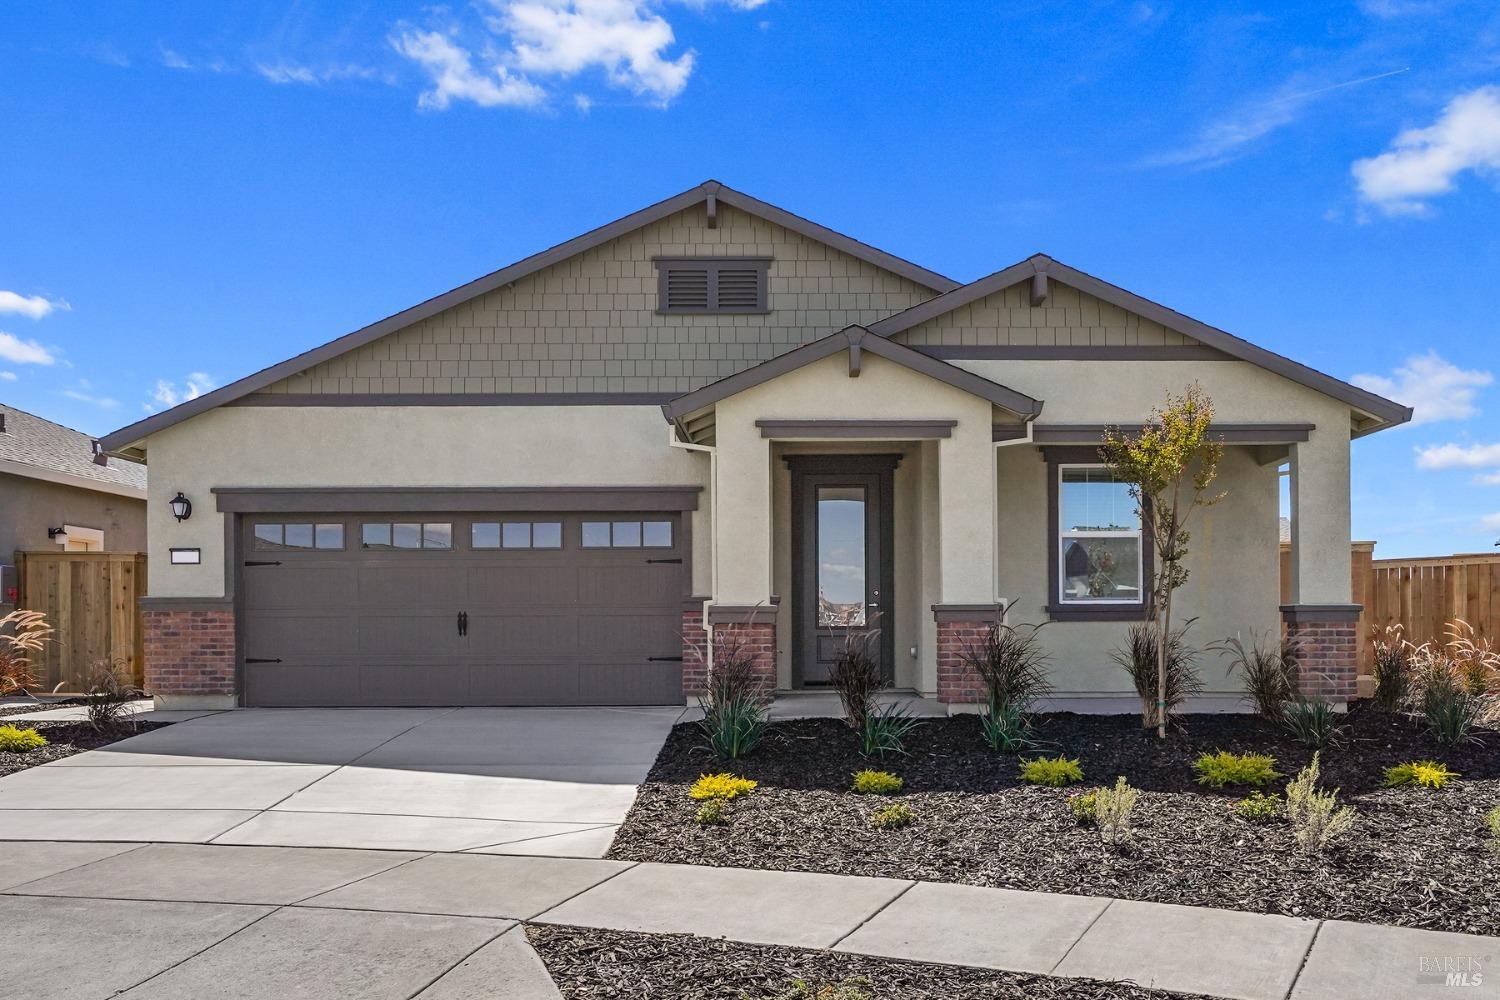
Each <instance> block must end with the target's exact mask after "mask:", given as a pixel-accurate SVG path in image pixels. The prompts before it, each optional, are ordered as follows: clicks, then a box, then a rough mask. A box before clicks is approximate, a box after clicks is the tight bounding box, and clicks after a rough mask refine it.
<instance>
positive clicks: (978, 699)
mask: <svg viewBox="0 0 1500 1000" xmlns="http://www.w3.org/2000/svg"><path fill="white" fill-rule="evenodd" d="M932 613H933V616H934V617H935V618H936V619H937V699H938V701H940V702H943V703H944V704H948V705H982V704H984V703H985V700H986V699H987V698H988V693H987V692H986V691H985V687H984V682H983V681H982V680H980V677H979V675H978V674H977V673H975V672H974V671H973V670H972V669H970V668H969V666H968V664H967V663H965V662H964V654H965V653H966V652H967V651H968V649H969V648H970V647H971V646H978V645H979V644H980V643H982V642H983V641H984V638H985V636H986V635H988V634H989V631H990V629H991V628H993V627H994V623H995V622H997V621H998V620H999V618H1000V609H999V608H997V607H995V606H993V605H943V604H938V605H934V606H933V609H932Z"/></svg>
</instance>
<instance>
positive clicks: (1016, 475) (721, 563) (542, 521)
mask: <svg viewBox="0 0 1500 1000" xmlns="http://www.w3.org/2000/svg"><path fill="white" fill-rule="evenodd" d="M1194 381H1196V382H1198V383H1200V384H1201V385H1202V386H1203V388H1204V389H1205V390H1206V391H1207V393H1208V394H1209V395H1210V396H1211V397H1212V398H1213V400H1214V401H1215V403H1216V404H1217V420H1218V423H1217V424H1216V425H1215V432H1216V433H1217V434H1218V435H1219V436H1220V437H1221V438H1222V440H1223V441H1224V442H1225V444H1226V445H1227V446H1228V447H1227V450H1226V454H1225V457H1224V461H1223V464H1222V467H1221V480H1220V482H1221V485H1222V486H1223V488H1225V489H1227V490H1228V498H1227V499H1226V500H1225V501H1224V502H1223V503H1222V504H1220V505H1219V506H1217V507H1215V508H1213V509H1211V510H1209V511H1207V512H1206V513H1205V514H1204V515H1203V517H1202V520H1201V521H1200V522H1199V523H1198V525H1197V527H1196V530H1195V532H1194V535H1195V541H1194V551H1193V555H1192V562H1191V569H1192V579H1191V581H1190V582H1189V584H1188V585H1187V587H1186V588H1185V589H1184V590H1183V591H1181V592H1180V599H1179V601H1178V609H1179V614H1180V615H1181V616H1182V617H1183V618H1188V617H1196V618H1197V619H1198V621H1197V624H1196V625H1195V626H1194V629H1195V635H1196V636H1197V637H1198V638H1199V639H1200V640H1201V641H1203V642H1207V641H1209V640H1211V639H1214V638H1221V637H1224V636H1228V635H1232V634H1242V635H1243V634H1246V633H1248V632H1250V631H1252V630H1254V631H1260V632H1267V631H1270V630H1274V629H1277V628H1278V627H1279V626H1280V624H1281V621H1282V620H1283V619H1285V621H1286V622H1288V623H1289V627H1290V629H1291V630H1292V631H1293V632H1294V633H1297V634H1303V635H1307V636H1310V637H1313V638H1314V639H1315V640H1316V641H1315V642H1314V643H1312V644H1311V645H1310V646H1309V648H1308V651H1307V655H1306V657H1305V660H1304V663H1305V664H1306V665H1308V666H1309V667H1310V668H1311V669H1310V670H1309V671H1308V673H1307V676H1308V677H1309V678H1311V680H1310V683H1312V684H1314V685H1316V686H1317V687H1318V688H1319V690H1322V691H1324V692H1325V693H1327V694H1329V695H1331V696H1333V697H1335V698H1340V699H1342V698H1347V697H1348V696H1349V695H1350V694H1351V693H1352V687H1353V677H1354V663H1353V628H1354V626H1353V622H1354V618H1355V616H1356V615H1357V613H1358V608H1357V607H1356V606H1354V605H1353V604H1352V603H1351V600H1350V589H1349V569H1348V552H1349V548H1348V546H1349V448H1350V444H1351V442H1352V441H1353V439H1355V438H1357V437H1360V436H1363V435H1365V434H1369V433H1373V432H1375V431H1378V430H1381V429H1383V428H1386V427H1390V426H1392V425H1395V424H1399V423H1401V422H1403V421H1405V420H1407V419H1409V417H1410V411H1409V410H1407V409H1406V408H1405V407H1402V406H1400V405H1398V404H1396V403H1393V402H1391V401H1390V400H1387V399H1383V398H1381V397H1379V396H1376V395H1374V394H1372V393H1370V392H1367V391H1365V390H1362V389H1359V388H1356V387H1355V386H1352V385H1349V384H1347V383H1345V382H1341V381H1339V380H1338V379H1335V378H1332V377H1330V376H1328V375H1325V374H1322V373H1321V372H1317V371H1314V370H1312V369H1310V368H1307V367H1305V366H1303V365H1300V364H1297V363H1296V362H1294V361H1291V360H1288V359H1287V358H1283V357H1281V356H1279V355H1276V354H1273V353H1271V352H1270V351H1267V350H1264V349H1262V348H1259V347H1256V346H1254V345H1253V344H1251V343H1249V342H1247V341H1244V340H1241V339H1239V338H1238V337H1235V336H1232V335H1230V334H1228V333H1225V332H1223V331H1222V330H1218V329H1215V328H1213V327H1210V326H1208V325H1206V324H1204V323H1201V322H1199V321H1197V320H1193V319H1190V318H1188V317H1186V316H1183V315H1181V314H1180V313H1176V312H1173V311H1172V310H1170V309H1168V308H1165V307H1163V306H1161V305H1158V304H1156V303H1154V302H1151V301H1149V300H1147V299H1145V298H1142V297H1141V296H1138V295H1135V294H1132V293H1130V292H1127V291H1125V290H1124V289H1121V288H1118V287H1115V286H1114V285H1110V284H1108V283H1107V282H1105V281H1103V280H1101V279H1099V278H1096V277H1094V276H1092V275H1089V274H1085V273H1083V272H1081V271H1078V270H1075V269H1074V268H1071V267H1069V266H1067V265H1065V264H1062V263H1060V262H1058V261H1056V260H1053V259H1052V258H1050V257H1047V256H1044V255H1037V256H1034V257H1030V258H1028V259H1026V260H1023V261H1021V262H1020V263H1018V264H1014V265H1012V266H1010V267H1006V268H1004V269H1003V270H1000V271H997V272H996V273H994V274H991V275H989V276H988V277H985V278H981V279H979V280H978V281H974V282H970V283H968V284H960V283H959V282H956V281H954V280H952V279H949V278H946V277H944V276H942V275H940V274H937V273H935V272H933V271H930V270H927V269H926V268H923V267H920V266H918V265H916V264H913V263H910V262H908V261H905V260H902V259H900V258H898V257H895V256H892V255H891V254H889V253H886V252H883V251H881V250H877V249H875V248H873V247H870V246H867V245H865V244H863V243H860V242H858V241H856V240H854V239H851V238H850V237H847V236H844V235H841V234H839V233H836V232H833V231H832V230H829V229H827V228H824V227H823V226H820V225H818V224H816V223H813V222H810V221H808V220H806V219H803V218H801V217H799V216H796V215H793V214H792V213H790V212H788V211H785V210H784V209H780V208H777V207H775V206H773V205H770V204H767V203H765V202H762V201H759V200H757V199H755V198H753V197H751V196H749V195H746V194H743V193H741V192H739V191H735V190H733V189H731V188H728V187H725V186H723V185H722V184H719V183H717V182H713V181H709V182H707V183H704V184H701V185H699V186H697V187H694V188H692V189H690V190H688V191H684V192H683V193H681V194H678V195H676V196H674V197H672V198H668V199H667V200H665V201H662V202H659V203H657V204H655V205H652V206H650V207H648V208H645V209H642V210H640V211H638V212H636V213H634V214H632V215H629V216H626V217H625V218H622V219H620V220H618V221H616V222H612V223H610V224H609V225H606V226H603V227H602V228H599V229H596V230H594V231H592V232H590V233H586V234H584V235H582V236H579V237H577V238H575V239H572V240H569V241H568V242H566V243H562V244H560V245H558V246H556V247H554V248H552V249H551V250H547V251H544V252H542V253H539V254H537V255H535V256H533V257H529V258H527V259H525V260H522V261H520V262H518V263H516V264H512V265H511V266H509V267H506V268H503V269H501V270H499V271H496V272H494V273H493V274H489V275H487V276H485V277H482V278H479V279H478V280H475V281H472V282H470V283H469V284H466V285H462V286H460V287H458V288H455V289H454V290H452V291H450V292H446V293H444V294H442V295H439V296H437V297H436V298H433V299H430V300H428V301H426V302H423V303H421V304H419V305H416V306H413V307H412V308H410V309H407V310H406V311H404V312H401V313H397V314H396V315H394V316H391V317H389V318H387V319H384V320H381V321H380V322H378V323H375V324H373V325H371V326H368V327H365V328H364V329H361V330H357V331H355V332H354V333H350V334H347V335H346V336H343V337H341V338H339V339H337V340H334V341H331V342H330V343H327V344H325V345H323V346H322V347H318V348H315V349H314V350H311V351H309V352H307V353H305V354H302V355H299V356H297V357H294V358H291V359H289V360H287V361H284V362H282V363H280V364H277V365H273V366H272V367H270V368H267V369H265V370H264V371H261V372H258V373H256V374H254V375H251V376H248V377H247V378H244V379H241V380H240V381H238V382H235V383H232V384H230V385H227V386H225V387H223V388H221V389H217V390H215V391H214V392H211V393H208V394H206V395H204V396H202V397H199V398H198V399H195V400H191V401H189V402H187V403H184V404H182V405H180V406H178V407H176V408H174V409H172V410H168V411H166V412H164V413H160V414H155V415H153V416H151V417H149V418H147V419H145V420H142V421H140V422H139V423H136V424H133V425H131V426H129V427H125V428H123V429H121V430H119V431H116V432H114V433H113V434H110V435H109V436H108V437H107V438H105V439H104V446H105V447H106V448H107V449H108V450H109V452H110V453H112V454H115V455H119V456H122V457H126V458H131V459H135V460H137V461H149V462H150V463H151V466H152V469H153V472H152V476H151V502H150V505H149V510H148V522H149V533H150V551H151V559H150V589H149V593H150V594H151V595H152V596H151V597H149V598H148V599H146V601H145V615H146V621H147V626H146V627H147V632H148V635H147V660H148V666H147V679H148V686H149V687H150V688H152V690H154V691H155V693H156V695H157V696H158V698H160V699H161V700H162V701H163V702H165V703H175V704H184V705H186V704H203V705H233V704H240V705H456V704H481V705H487V704H522V705H527V704H546V705H553V704H654V703H681V702H682V701H683V700H684V697H685V696H689V695H691V694H692V693H693V692H695V691H697V690H700V689H701V687H702V684H703V681H704V676H705V664H704V662H703V655H702V651H703V646H704V643H703V638H704V635H705V633H704V626H705V621H706V623H707V625H709V626H710V627H712V628H714V629H715V630H716V631H719V632H721V633H724V634H730V635H737V636H738V637H739V638H741V639H742V640H744V641H745V642H746V643H747V644H748V648H750V649H751V650H753V651H754V653H755V655H756V657H757V662H758V664H759V666H760V668H761V669H762V670H763V671H764V673H765V675H766V677H767V678H768V679H774V683H775V685H776V687H777V688H778V689H797V688H804V687H816V686H817V685H819V684H820V683H822V682H825V681H826V679H827V677H828V670H829V666H830V663H831V661H832V658H833V657H834V655H835V654H836V652H837V648H838V645H839V643H840V642H841V638H842V636H843V635H844V633H845V631H846V629H848V628H851V627H853V628H864V629H872V628H873V629H878V637H877V640H878V641H877V642H876V645H877V646H878V648H879V651H880V656H881V659H882V663H883V666H884V668H885V670H886V671H887V675H888V676H889V678H890V679H891V681H892V683H894V684H895V685H896V686H897V687H901V688H909V689H914V690H916V691H918V692H921V693H922V694H924V695H929V696H932V697H935V698H938V699H940V700H942V701H944V702H947V703H949V704H955V705H956V704H963V703H967V702H973V701H974V700H975V699H976V697H977V690H978V688H977V685H976V682H975V679H974V678H973V677H972V676H971V675H969V674H968V673H966V671H965V670H964V669H963V667H962V664H961V662H960V659H959V655H958V654H959V652H960V651H961V649H962V648H963V645H964V643H965V642H966V641H968V640H970V639H971V638H972V637H973V636H975V635H977V634H978V633H979V632H980V630H982V629H984V628H986V627H987V626H988V624H989V623H990V622H992V621H994V620H995V618H996V617H997V615H998V614H999V609H1000V606H1001V604H1002V602H1005V604H1006V608H1007V613H1008V615H1009V620H1012V621H1040V620H1047V619H1050V620H1052V621H1054V622H1056V624H1055V625H1053V626H1049V627H1048V628H1047V629H1046V630H1045V631H1044V633H1043V634H1044V636H1045V641H1046V643H1047V645H1048V647H1049V650H1050V652H1051V654H1052V671H1053V679H1054V682H1055V684H1056V686H1057V688H1058V692H1059V696H1060V697H1065V698H1066V697H1075V698H1082V697H1090V698H1098V697H1115V696H1122V695H1126V694H1129V693H1130V689H1129V686H1128V683H1127V682H1126V680H1125V677H1124V675H1123V674H1122V673H1121V672H1120V671H1119V669H1118V668H1117V667H1115V666H1114V665H1113V664H1112V663H1111V661H1110V657H1109V653H1110V651H1111V650H1112V649H1114V648H1115V647H1117V646H1118V645H1119V644H1120V642H1121V640H1122V637H1123V634H1124V631H1125V629H1126V627H1127V625H1128V623H1129V622H1131V621H1133V620H1138V619H1140V618H1141V617H1142V616H1143V614H1144V603H1143V602H1144V596H1145V595H1144V587H1143V582H1144V580H1145V579H1146V574H1147V573H1148V571H1149V570H1148V567H1149V563H1150V559H1151V555H1150V546H1149V544H1145V543H1143V540H1142V538H1141V530H1140V527H1141V526H1140V522H1139V519H1138V518H1137V516H1136V514H1135V512H1134V506H1133V504H1132V502H1131V501H1130V498H1129V496H1128V492H1127V489H1126V487H1125V486H1124V485H1123V484H1121V483H1116V482H1113V481H1112V480H1111V478H1110V476H1109V474H1108V473H1107V471H1106V470H1105V469H1103V468H1101V467H1100V466H1099V464H1098V457H1097V450H1096V446H1097V443H1098V441H1099V439H1100V436H1101V433H1102V431H1103V428H1104V427H1105V426H1106V425H1110V424H1120V425H1127V426H1128V425H1130V424H1137V425H1139V424H1140V423H1141V422H1143V421H1145V420H1146V419H1147V417H1148V414H1149V413H1150V410H1151V408H1152V406H1153V405H1155V404H1158V403H1160V402H1161V400H1162V399H1163V396H1164V394H1165V393H1166V392H1167V391H1169V390H1170V391H1176V392H1181V391H1182V390H1183V389H1184V387H1185V386H1187V385H1188V384H1190V383H1192V382H1194ZM1283 466H1289V467H1290V478H1291V493H1292V506H1293V515H1292V532H1291V544H1292V553H1293V555H1292V560H1293V565H1294V570H1293V576H1294V578H1295V579H1294V582H1293V594H1294V597H1293V599H1292V601H1291V602H1290V603H1289V604H1287V605H1286V606H1284V607H1283V606H1281V605H1280V602H1279V600H1278V593H1277V590H1278V566H1277V545H1276V544H1275V539H1276V537H1277V517H1278V512H1279V496H1278V478H1279V470H1280V469H1281V468H1282V467H1283ZM178 494H181V496H182V498H183V499H185V500H188V501H190V502H191V503H192V505H193V510H192V512H191V514H190V515H189V516H188V517H186V518H183V519H178V518H177V517H176V516H174V513H173V510H172V508H171V506H170V504H169V501H170V500H171V499H172V498H174V497H176V496H177V495H178ZM1206 679H1207V680H1208V681H1209V683H1210V687H1211V688H1212V689H1216V690H1221V691H1222V690H1225V689H1227V688H1229V687H1232V686H1233V685H1232V682H1230V681H1228V680H1226V679H1225V678H1224V676H1223V673H1222V672H1221V671H1218V670H1209V671H1206Z"/></svg>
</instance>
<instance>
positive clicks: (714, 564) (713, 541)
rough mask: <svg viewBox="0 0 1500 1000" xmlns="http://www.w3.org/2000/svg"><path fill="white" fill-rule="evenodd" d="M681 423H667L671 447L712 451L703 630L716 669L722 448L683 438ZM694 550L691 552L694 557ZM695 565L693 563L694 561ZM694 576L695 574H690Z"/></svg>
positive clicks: (710, 666)
mask: <svg viewBox="0 0 1500 1000" xmlns="http://www.w3.org/2000/svg"><path fill="white" fill-rule="evenodd" d="M679 426H680V425H679V424H678V423H677V422H676V421H673V422H672V423H671V424H670V425H668V427H667V446H668V447H670V448H681V449H682V450H683V451H700V452H706V453H707V454H708V488H709V496H708V517H709V520H710V521H711V522H712V523H711V524H710V525H709V533H708V579H709V593H708V600H706V601H704V602H703V632H704V634H705V636H706V638H705V640H704V643H703V645H704V649H705V652H706V656H705V658H704V665H705V666H706V667H707V668H708V669H709V670H710V671H712V670H713V668H714V644H713V633H712V632H711V631H710V629H709V624H708V614H709V609H710V608H712V607H713V605H714V597H715V596H716V595H717V594H718V593H719V449H718V447H717V446H716V445H711V444H694V443H693V442H691V441H683V440H682V439H681V438H679V437H678V436H677V431H678V428H679ZM692 558H693V554H692V553H691V552H689V553H688V559H689V560H691V559H692ZM690 565H691V564H690ZM689 576H691V574H689Z"/></svg>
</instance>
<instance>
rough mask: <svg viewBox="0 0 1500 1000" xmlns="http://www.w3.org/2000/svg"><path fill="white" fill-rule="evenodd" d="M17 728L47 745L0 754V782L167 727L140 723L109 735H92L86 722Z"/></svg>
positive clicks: (1, 751) (31, 725) (33, 724)
mask: <svg viewBox="0 0 1500 1000" xmlns="http://www.w3.org/2000/svg"><path fill="white" fill-rule="evenodd" d="M0 725H9V723H7V722H6V721H5V720H4V719H0ZM17 725H18V726H19V728H22V729H35V730H36V731H37V732H39V733H41V734H42V735H43V736H45V737H47V745H46V746H44V747H40V748H38V749H36V750H29V751H27V752H26V753H8V752H6V751H4V750H0V778H3V777H4V776H5V775H7V774H15V773H16V772H17V771H24V770H26V769H27V768H28V767H36V766H37V765H38V764H46V763H49V762H51V761H54V760H62V759H63V758H64V757H71V756H73V755H74V754H75V753H83V752H84V751H85V750H98V749H99V748H100V747H107V746H109V745H110V744H111V743H118V742H120V741H121V740H128V739H130V737H132V736H139V735H140V734H141V733H145V732H150V731H151V730H153V729H160V728H162V727H163V726H169V725H171V723H170V722H142V723H138V724H136V725H135V726H125V727H123V728H122V729H120V730H119V731H118V732H115V733H109V734H105V733H96V732H94V730H93V729H92V728H90V727H89V725H88V723H86V722H60V721H59V722H43V721H38V722H31V723H27V724H24V725H21V724H19V723H18V724H17Z"/></svg>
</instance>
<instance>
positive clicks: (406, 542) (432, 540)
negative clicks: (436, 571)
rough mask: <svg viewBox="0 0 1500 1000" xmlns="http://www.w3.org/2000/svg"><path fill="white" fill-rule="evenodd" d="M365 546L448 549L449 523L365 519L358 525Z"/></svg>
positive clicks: (451, 544) (451, 531)
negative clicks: (365, 520)
mask: <svg viewBox="0 0 1500 1000" xmlns="http://www.w3.org/2000/svg"><path fill="white" fill-rule="evenodd" d="M360 544H361V545H362V546H363V547H364V548H367V549H451V548H453V525H452V524H451V523H444V522H433V521H427V522H420V523H419V522H415V521H397V522H391V521H367V522H365V523H364V524H363V525H361V526H360Z"/></svg>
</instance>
